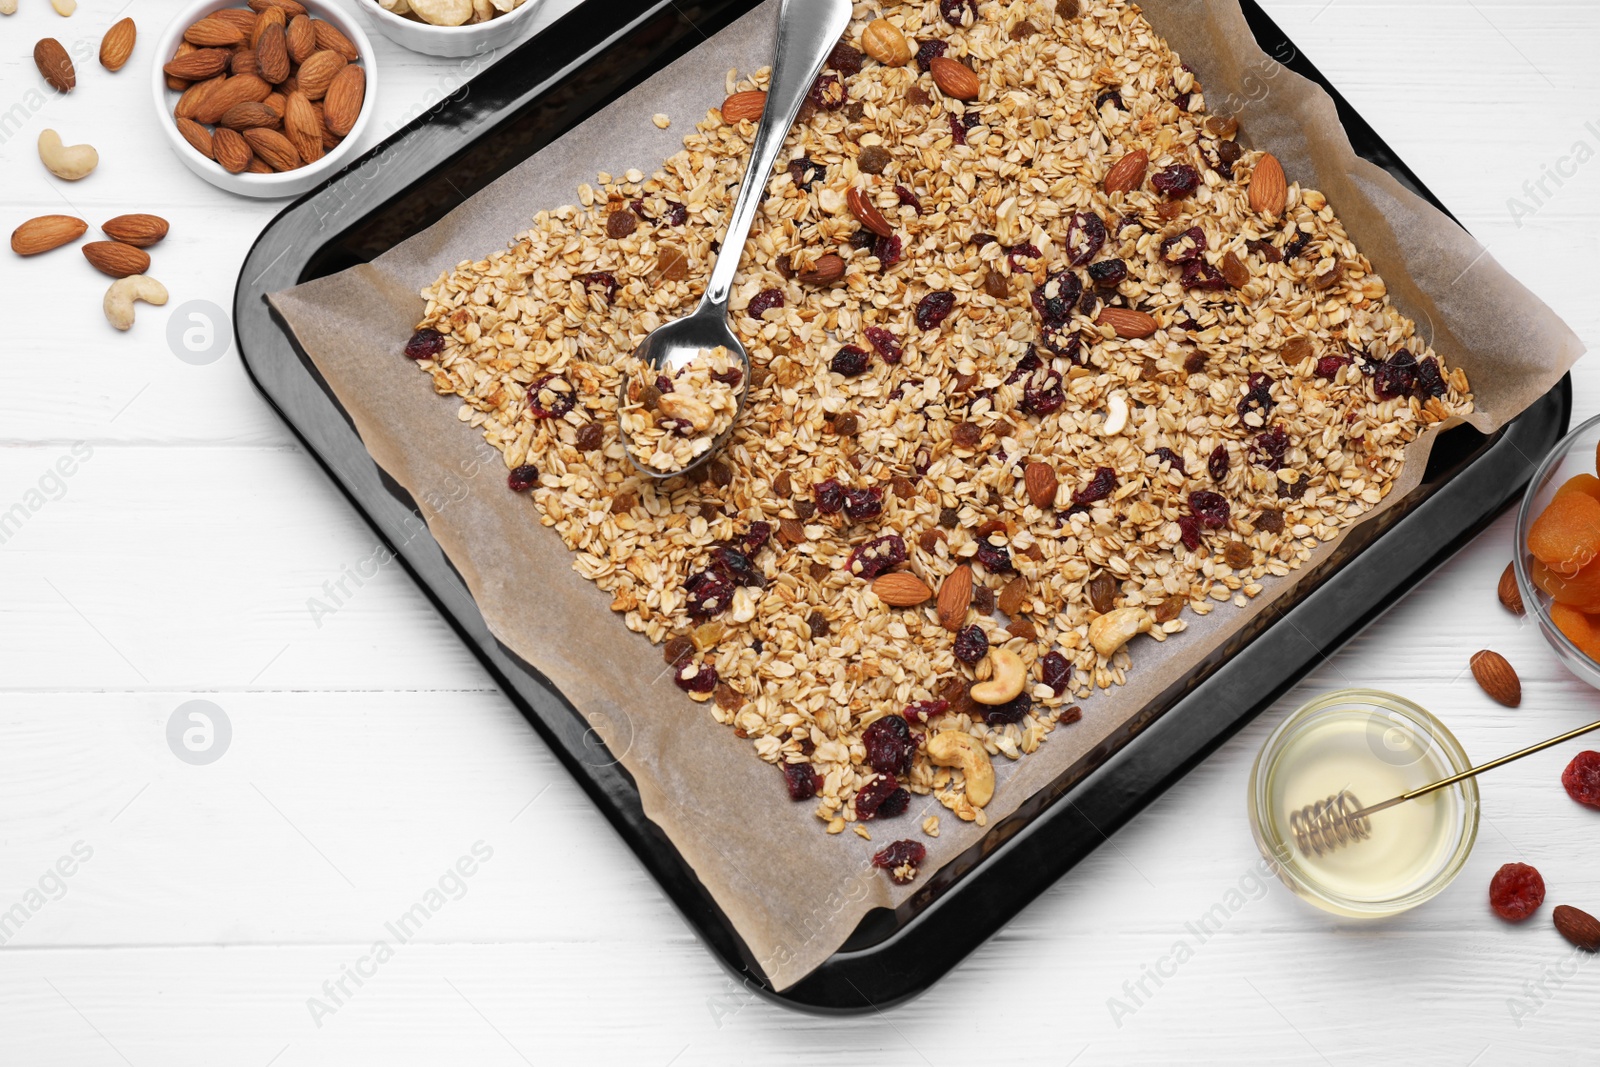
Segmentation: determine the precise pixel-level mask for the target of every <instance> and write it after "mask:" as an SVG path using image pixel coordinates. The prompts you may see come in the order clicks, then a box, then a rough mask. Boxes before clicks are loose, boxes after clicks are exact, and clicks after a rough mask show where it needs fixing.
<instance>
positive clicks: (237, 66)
mask: <svg viewBox="0 0 1600 1067" xmlns="http://www.w3.org/2000/svg"><path fill="white" fill-rule="evenodd" d="M228 70H229V71H230V72H231V73H232V74H234V75H235V76H237V75H240V74H253V75H255V76H256V77H258V78H259V77H260V76H261V63H260V62H259V61H258V60H257V59H256V54H255V51H254V50H253V49H249V48H241V49H239V50H237V51H235V52H234V53H233V59H232V60H230V61H229V63H228Z"/></svg>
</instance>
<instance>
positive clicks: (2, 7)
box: [0, 0, 17, 15]
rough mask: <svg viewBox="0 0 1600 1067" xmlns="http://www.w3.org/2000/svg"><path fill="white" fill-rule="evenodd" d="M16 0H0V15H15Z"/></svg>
mask: <svg viewBox="0 0 1600 1067" xmlns="http://www.w3.org/2000/svg"><path fill="white" fill-rule="evenodd" d="M16 13H17V0H0V15H15V14H16Z"/></svg>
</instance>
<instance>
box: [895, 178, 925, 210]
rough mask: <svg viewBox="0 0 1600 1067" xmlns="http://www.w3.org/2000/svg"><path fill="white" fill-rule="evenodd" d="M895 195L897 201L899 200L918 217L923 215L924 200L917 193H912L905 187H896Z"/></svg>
mask: <svg viewBox="0 0 1600 1067" xmlns="http://www.w3.org/2000/svg"><path fill="white" fill-rule="evenodd" d="M894 195H895V199H897V200H899V201H900V203H902V204H904V205H905V206H906V207H909V208H910V209H911V210H913V211H915V212H916V213H917V214H918V215H920V214H922V200H921V198H919V197H918V196H917V194H916V193H914V192H912V191H911V190H910V189H907V188H906V187H905V186H903V185H897V186H895V187H894Z"/></svg>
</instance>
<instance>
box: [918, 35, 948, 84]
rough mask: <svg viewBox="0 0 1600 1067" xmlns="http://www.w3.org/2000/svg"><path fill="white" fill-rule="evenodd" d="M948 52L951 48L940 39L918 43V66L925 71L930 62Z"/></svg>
mask: <svg viewBox="0 0 1600 1067" xmlns="http://www.w3.org/2000/svg"><path fill="white" fill-rule="evenodd" d="M948 51H950V46H949V45H948V44H947V43H945V42H944V41H941V40H939V39H938V38H934V39H932V40H927V41H918V42H917V55H916V60H917V66H919V67H921V68H922V69H923V70H927V69H928V67H929V65H930V64H929V60H932V59H935V58H937V57H939V56H942V55H944V54H945V53H946V52H948ZM907 95H909V93H908V94H907Z"/></svg>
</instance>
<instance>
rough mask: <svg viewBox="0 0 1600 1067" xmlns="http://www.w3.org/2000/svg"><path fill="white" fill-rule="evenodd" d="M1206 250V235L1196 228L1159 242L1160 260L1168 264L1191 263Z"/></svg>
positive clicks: (1192, 227)
mask: <svg viewBox="0 0 1600 1067" xmlns="http://www.w3.org/2000/svg"><path fill="white" fill-rule="evenodd" d="M1205 250H1206V234H1205V231H1204V230H1202V229H1201V228H1200V227H1198V226H1191V227H1189V228H1188V229H1187V230H1184V231H1183V232H1182V233H1175V234H1173V235H1172V236H1171V237H1168V238H1167V239H1166V240H1165V241H1162V242H1161V258H1162V259H1164V260H1166V261H1167V262H1168V263H1192V262H1194V261H1195V260H1197V259H1199V258H1200V255H1201V253H1203V252H1204V251H1205Z"/></svg>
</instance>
